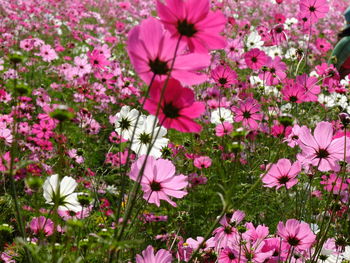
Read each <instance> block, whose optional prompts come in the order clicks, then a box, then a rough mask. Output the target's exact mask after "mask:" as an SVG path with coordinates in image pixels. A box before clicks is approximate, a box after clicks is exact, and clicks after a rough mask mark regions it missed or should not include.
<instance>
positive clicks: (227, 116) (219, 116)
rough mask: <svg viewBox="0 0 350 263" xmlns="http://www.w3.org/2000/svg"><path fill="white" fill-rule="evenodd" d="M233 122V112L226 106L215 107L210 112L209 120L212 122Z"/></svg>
mask: <svg viewBox="0 0 350 263" xmlns="http://www.w3.org/2000/svg"><path fill="white" fill-rule="evenodd" d="M225 121H226V122H229V123H233V114H232V111H231V110H228V109H226V108H222V107H220V108H217V109H215V110H214V111H213V112H212V113H211V117H210V122H211V123H213V124H220V123H223V122H225Z"/></svg>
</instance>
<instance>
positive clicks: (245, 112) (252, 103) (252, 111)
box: [231, 98, 262, 130]
mask: <svg viewBox="0 0 350 263" xmlns="http://www.w3.org/2000/svg"><path fill="white" fill-rule="evenodd" d="M231 109H232V111H233V112H234V113H235V121H236V122H242V124H243V126H245V127H247V128H251V129H253V130H256V129H257V128H258V123H257V121H261V120H262V114H261V113H259V111H260V105H259V104H258V102H257V101H256V100H255V99H250V98H249V99H247V100H246V101H244V102H242V101H241V102H239V104H238V106H233V107H232V108H231Z"/></svg>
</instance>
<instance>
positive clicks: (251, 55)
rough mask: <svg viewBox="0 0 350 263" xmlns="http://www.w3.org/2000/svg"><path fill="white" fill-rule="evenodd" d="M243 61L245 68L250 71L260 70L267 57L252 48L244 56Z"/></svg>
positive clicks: (262, 52)
mask: <svg viewBox="0 0 350 263" xmlns="http://www.w3.org/2000/svg"><path fill="white" fill-rule="evenodd" d="M244 60H245V63H246V64H247V66H248V67H249V68H251V69H254V70H256V69H261V67H262V66H264V65H265V63H266V62H267V56H266V54H265V52H264V51H261V50H260V49H258V48H253V49H251V50H249V51H248V52H247V53H245V54H244Z"/></svg>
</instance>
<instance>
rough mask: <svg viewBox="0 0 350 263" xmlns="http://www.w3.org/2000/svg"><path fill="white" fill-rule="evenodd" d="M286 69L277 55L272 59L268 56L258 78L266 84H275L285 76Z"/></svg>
mask: <svg viewBox="0 0 350 263" xmlns="http://www.w3.org/2000/svg"><path fill="white" fill-rule="evenodd" d="M286 69H287V66H286V64H285V63H284V62H282V61H281V58H280V57H279V56H276V57H275V58H274V59H272V58H271V57H268V58H267V62H266V69H264V68H263V70H262V71H261V72H260V74H259V78H260V79H261V80H263V81H264V82H265V84H267V85H270V86H271V85H277V84H278V83H280V82H281V81H282V80H284V79H285V78H286V76H287V74H286V73H285V71H286Z"/></svg>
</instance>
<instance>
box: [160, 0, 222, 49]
mask: <svg viewBox="0 0 350 263" xmlns="http://www.w3.org/2000/svg"><path fill="white" fill-rule="evenodd" d="M157 11H158V15H159V17H160V20H161V21H162V22H163V24H164V25H165V28H166V29H167V30H169V31H170V33H171V35H172V37H174V38H176V39H179V38H180V36H181V40H182V42H187V44H188V47H189V49H190V50H191V51H192V52H200V53H207V52H208V50H212V49H221V48H224V47H225V45H226V40H225V38H224V37H223V36H221V35H220V34H219V33H220V32H221V31H222V30H223V29H224V27H225V24H226V18H225V16H224V15H223V13H222V12H221V11H216V12H212V11H210V10H209V1H208V0H166V5H165V4H163V3H162V2H160V1H159V0H158V1H157Z"/></svg>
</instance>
